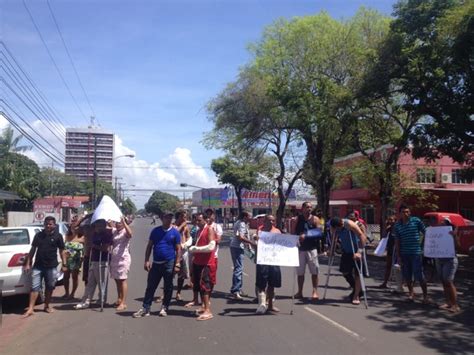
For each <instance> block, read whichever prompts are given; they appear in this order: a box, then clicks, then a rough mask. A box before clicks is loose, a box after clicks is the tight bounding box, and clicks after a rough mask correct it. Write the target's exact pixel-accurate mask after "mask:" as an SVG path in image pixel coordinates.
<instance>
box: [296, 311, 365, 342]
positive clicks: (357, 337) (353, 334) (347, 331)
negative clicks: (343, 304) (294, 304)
mask: <svg viewBox="0 0 474 355" xmlns="http://www.w3.org/2000/svg"><path fill="white" fill-rule="evenodd" d="M304 308H305V309H306V310H307V311H308V312H311V313H313V314H315V315H317V316H318V317H319V318H322V319H324V320H325V321H326V322H328V323H329V324H331V325H333V326H335V327H336V328H338V329H340V330H342V331H343V332H345V333H347V334H349V335H350V336H351V337H353V338H354V339H357V340H358V341H364V340H365V338H364V337H362V336H360V335H359V334H357V333H356V332H353V331H352V330H350V329H349V328H346V327H344V326H343V325H342V324H339V323H338V322H336V321H334V320H332V319H331V318H328V317H326V316H325V315H324V314H321V313H319V312H318V311H315V310H314V309H312V308H309V307H308V306H305V307H304Z"/></svg>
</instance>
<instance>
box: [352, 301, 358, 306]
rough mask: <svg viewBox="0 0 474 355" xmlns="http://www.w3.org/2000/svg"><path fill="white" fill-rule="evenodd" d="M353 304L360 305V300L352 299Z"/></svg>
mask: <svg viewBox="0 0 474 355" xmlns="http://www.w3.org/2000/svg"><path fill="white" fill-rule="evenodd" d="M352 304H354V305H356V306H358V305H359V304H360V300H352Z"/></svg>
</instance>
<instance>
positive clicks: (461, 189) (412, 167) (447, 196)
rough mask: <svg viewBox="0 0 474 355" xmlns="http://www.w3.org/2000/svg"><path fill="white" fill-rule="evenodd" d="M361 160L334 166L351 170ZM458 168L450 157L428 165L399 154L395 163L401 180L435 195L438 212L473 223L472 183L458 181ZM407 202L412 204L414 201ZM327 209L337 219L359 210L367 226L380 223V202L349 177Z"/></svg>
mask: <svg viewBox="0 0 474 355" xmlns="http://www.w3.org/2000/svg"><path fill="white" fill-rule="evenodd" d="M387 150H390V146H383V147H381V148H379V149H378V150H377V152H376V154H384V151H385V152H386V151H387ZM362 159H364V157H363V156H362V154H361V153H355V154H351V155H347V156H345V157H342V158H338V159H336V160H335V165H336V167H338V166H339V167H345V168H349V171H350V167H351V165H353V164H354V163H356V162H357V161H360V160H362ZM461 168H462V166H461V165H460V164H458V163H455V162H453V160H452V159H451V158H449V157H442V158H441V159H439V160H437V161H435V162H433V163H427V162H426V161H425V160H423V159H414V158H413V157H412V156H411V155H410V154H402V155H401V157H400V159H399V163H398V172H399V174H401V176H402V178H404V179H407V180H408V181H412V182H413V183H414V184H416V185H418V186H419V187H420V188H422V189H426V190H428V191H429V192H431V193H432V194H433V195H436V196H438V199H437V201H436V202H435V203H436V204H437V205H438V211H443V212H454V213H459V214H461V215H462V216H463V217H464V218H467V219H470V220H474V183H473V182H472V181H466V180H463V179H462V178H461V175H460V171H461ZM406 202H407V203H408V204H411V205H413V202H414V201H406ZM397 206H398V204H397ZM395 207H396V206H394V208H395ZM330 209H331V216H340V217H344V216H345V215H346V214H347V213H349V212H351V211H353V210H359V211H360V212H361V214H362V216H363V218H364V219H365V220H366V221H367V223H369V224H373V223H378V221H379V213H380V202H379V201H378V198H377V196H376V195H375V192H374V191H371V190H370V189H367V188H364V187H362V186H361V184H358V183H357V181H355V179H353V178H352V176H349V177H348V178H347V179H344V181H342V182H341V183H340V184H339V186H337V187H336V188H334V189H333V191H332V192H331V202H330ZM425 212H429V210H428V209H427V208H418V209H414V208H412V213H413V214H415V215H417V216H422V215H423V214H424V213H425Z"/></svg>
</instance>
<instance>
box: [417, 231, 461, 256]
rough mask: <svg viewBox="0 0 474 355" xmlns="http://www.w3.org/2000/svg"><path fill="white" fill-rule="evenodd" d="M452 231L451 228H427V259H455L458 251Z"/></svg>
mask: <svg viewBox="0 0 474 355" xmlns="http://www.w3.org/2000/svg"><path fill="white" fill-rule="evenodd" d="M451 230H452V228H451V227H449V226H443V227H428V228H426V232H425V246H424V249H423V254H424V255H425V256H426V257H427V258H454V257H455V256H456V251H455V249H454V238H453V236H452V235H451V234H450V233H449V232H451Z"/></svg>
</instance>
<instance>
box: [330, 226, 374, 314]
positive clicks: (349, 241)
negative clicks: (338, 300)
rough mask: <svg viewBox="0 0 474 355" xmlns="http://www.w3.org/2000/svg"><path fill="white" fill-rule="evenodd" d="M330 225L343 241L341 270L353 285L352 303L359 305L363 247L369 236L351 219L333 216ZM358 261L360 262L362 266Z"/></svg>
mask: <svg viewBox="0 0 474 355" xmlns="http://www.w3.org/2000/svg"><path fill="white" fill-rule="evenodd" d="M330 226H331V235H334V233H337V237H338V238H339V240H340V242H341V248H342V255H341V264H340V266H339V270H340V271H341V273H342V275H343V276H344V278H345V279H346V281H347V282H348V283H349V285H350V286H351V287H352V292H351V294H350V298H351V302H352V304H354V305H359V304H360V293H361V289H362V287H361V280H360V278H361V276H362V277H363V265H364V263H363V262H361V258H362V248H363V247H364V245H365V243H366V242H367V237H366V235H365V233H364V232H363V231H362V229H360V228H359V226H358V225H357V224H356V223H355V222H353V221H351V220H350V219H341V218H339V217H333V218H331V221H330ZM334 242H335V239H334ZM356 263H360V267H359V266H358V264H356ZM354 275H355V276H354Z"/></svg>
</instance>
